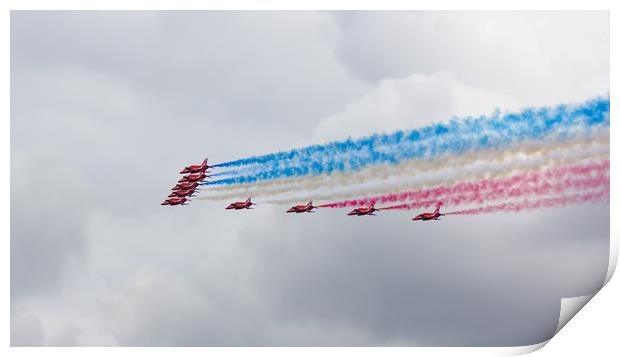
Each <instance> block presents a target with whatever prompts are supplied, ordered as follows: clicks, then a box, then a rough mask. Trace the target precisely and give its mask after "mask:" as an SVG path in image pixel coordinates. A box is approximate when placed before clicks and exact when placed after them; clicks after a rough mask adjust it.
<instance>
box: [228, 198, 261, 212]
mask: <svg viewBox="0 0 620 357" xmlns="http://www.w3.org/2000/svg"><path fill="white" fill-rule="evenodd" d="M252 205H256V203H252V198H250V197H248V199H247V200H245V202H234V203H231V204H229V205H228V207H226V209H234V210H237V209H252Z"/></svg>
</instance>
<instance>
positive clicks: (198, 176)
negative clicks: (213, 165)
mask: <svg viewBox="0 0 620 357" xmlns="http://www.w3.org/2000/svg"><path fill="white" fill-rule="evenodd" d="M206 177H209V176H208V175H205V174H204V173H199V174H193V175H186V176H183V177H181V179H180V180H179V182H198V181H202V180H204V179H205V178H206Z"/></svg>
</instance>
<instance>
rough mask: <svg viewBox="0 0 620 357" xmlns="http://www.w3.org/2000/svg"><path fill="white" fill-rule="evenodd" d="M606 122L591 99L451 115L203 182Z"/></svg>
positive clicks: (498, 141) (314, 170)
mask: <svg viewBox="0 0 620 357" xmlns="http://www.w3.org/2000/svg"><path fill="white" fill-rule="evenodd" d="M601 126H602V127H607V126H609V99H608V98H596V99H593V100H590V101H587V102H585V103H583V104H581V105H576V106H575V105H559V106H556V107H554V108H539V109H526V110H524V111H522V112H520V113H515V114H506V115H503V116H500V115H499V114H496V115H494V116H492V117H486V116H482V117H479V118H466V119H462V120H457V119H453V120H451V121H450V122H448V123H440V124H435V125H431V126H427V127H423V128H421V129H416V130H411V131H407V132H405V131H397V132H394V133H392V134H381V135H379V134H375V135H373V136H370V137H366V138H362V139H359V140H351V139H348V140H346V141H340V142H332V143H328V144H325V145H313V146H309V147H306V148H302V149H294V150H291V151H288V152H279V153H275V154H269V155H263V156H257V157H252V158H248V159H242V160H236V161H231V162H227V163H222V164H218V165H214V166H218V167H235V166H243V165H254V164H260V165H262V168H261V171H259V172H257V173H255V174H250V175H242V176H237V177H231V178H226V179H221V180H216V181H212V182H209V183H207V185H232V184H243V183H252V182H258V181H264V180H272V179H276V178H279V177H298V176H306V175H320V174H331V173H333V172H344V171H357V170H360V169H362V168H364V167H367V166H370V165H376V164H380V163H390V164H394V165H395V164H398V163H400V162H401V161H403V160H408V159H414V158H418V159H424V158H427V159H429V158H435V157H438V156H440V155H445V154H450V153H453V154H459V153H464V152H467V151H472V150H479V149H484V148H497V147H504V146H506V145H510V144H513V143H518V142H522V141H524V140H527V139H541V138H544V137H548V136H555V137H559V138H567V137H571V136H572V135H573V134H574V132H575V131H583V132H588V131H590V130H592V129H596V128H599V127H601Z"/></svg>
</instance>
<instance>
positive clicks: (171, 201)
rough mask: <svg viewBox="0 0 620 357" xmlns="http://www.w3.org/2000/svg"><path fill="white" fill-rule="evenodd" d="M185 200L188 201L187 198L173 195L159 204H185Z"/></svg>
mask: <svg viewBox="0 0 620 357" xmlns="http://www.w3.org/2000/svg"><path fill="white" fill-rule="evenodd" d="M187 201H189V199H188V198H185V197H173V198H168V199H167V200H165V201H164V202H162V203H161V205H162V206H166V205H170V206H177V205H185V202H187Z"/></svg>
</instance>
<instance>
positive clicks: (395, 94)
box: [314, 71, 520, 141]
mask: <svg viewBox="0 0 620 357" xmlns="http://www.w3.org/2000/svg"><path fill="white" fill-rule="evenodd" d="M519 107H520V105H519V102H518V101H517V100H515V99H513V98H510V97H508V96H506V95H504V94H502V93H501V92H500V93H498V92H493V91H489V90H485V89H482V88H477V87H474V86H471V85H466V84H463V83H461V82H459V81H458V80H457V79H456V77H455V75H454V74H453V73H451V72H448V71H441V72H437V73H434V74H431V75H424V74H419V73H414V74H411V75H409V76H407V77H404V78H401V79H384V80H382V81H381V82H379V83H378V84H377V86H376V87H375V88H374V89H373V90H371V91H369V92H368V93H366V94H364V96H362V97H360V98H359V99H356V100H354V101H352V102H349V103H348V104H347V106H346V107H345V108H344V110H343V111H341V112H339V113H336V114H334V115H331V116H328V117H326V118H324V119H322V120H321V122H319V124H318V125H317V127H316V128H315V130H314V138H315V139H316V140H318V141H330V140H336V139H342V138H345V137H348V136H351V137H353V138H358V137H362V136H365V135H370V134H372V133H377V132H388V133H389V132H391V131H395V130H399V129H408V128H413V127H418V126H424V125H428V124H431V123H437V122H442V121H445V120H446V119H449V118H451V117H466V116H478V115H483V114H490V113H493V111H494V110H496V109H503V110H507V109H512V110H515V109H517V108H519Z"/></svg>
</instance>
